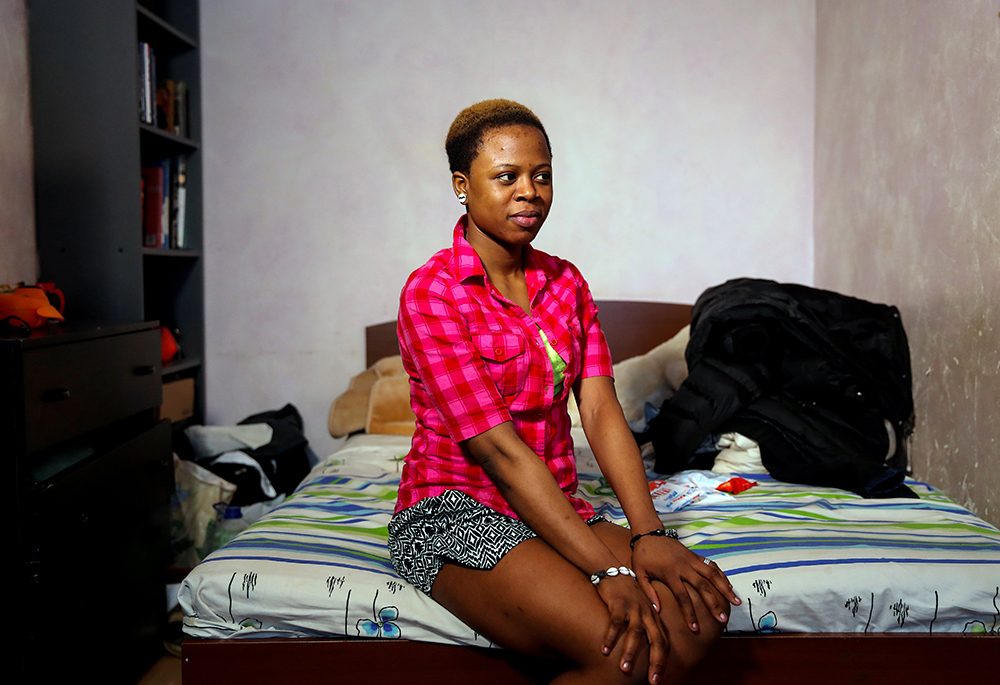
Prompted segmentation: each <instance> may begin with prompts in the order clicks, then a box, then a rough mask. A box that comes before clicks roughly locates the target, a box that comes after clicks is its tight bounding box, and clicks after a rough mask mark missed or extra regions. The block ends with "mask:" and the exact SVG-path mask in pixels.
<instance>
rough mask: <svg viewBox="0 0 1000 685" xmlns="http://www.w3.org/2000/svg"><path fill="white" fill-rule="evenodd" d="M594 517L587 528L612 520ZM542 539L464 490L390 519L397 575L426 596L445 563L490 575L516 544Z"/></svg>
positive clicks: (422, 502)
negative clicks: (485, 572)
mask: <svg viewBox="0 0 1000 685" xmlns="http://www.w3.org/2000/svg"><path fill="white" fill-rule="evenodd" d="M607 520H608V518H607V517H605V516H602V515H595V516H592V517H591V518H590V519H589V520H588V521H587V524H588V525H591V524H594V523H596V522H598V521H607ZM534 537H538V536H537V535H535V531H533V530H531V528H529V527H528V524H526V523H524V522H523V521H519V520H517V519H515V518H511V517H510V516H505V515H504V514H501V513H500V512H497V511H494V510H493V509H490V508H489V507H487V506H486V505H484V504H480V503H479V502H477V501H476V500H474V499H473V498H471V497H469V496H468V495H466V494H465V493H464V492H462V491H460V490H448V491H447V492H445V493H444V494H443V495H438V496H436V497H428V498H427V499H423V500H420V501H419V502H417V503H416V504H414V505H413V506H412V507H408V508H406V509H404V510H403V511H401V512H399V513H398V514H396V515H395V516H393V517H392V520H391V521H389V557H390V559H391V560H392V565H393V566H394V567H395V569H396V573H398V574H399V575H400V577H402V578H403V579H405V580H406V581H408V582H410V583H412V584H413V585H414V586H415V587H416V588H417V589H418V590H421V591H422V592H424V593H425V594H427V595H430V593H431V586H432V585H434V579H435V578H437V574H438V572H439V571H440V570H441V567H442V566H443V565H444V564H445V562H451V563H455V564H459V565H461V566H465V567H468V568H474V569H479V570H483V571H488V570H490V569H491V568H493V567H494V566H496V565H497V562H499V561H500V560H501V559H502V558H503V556H504V555H505V554H507V552H509V551H510V550H512V549H514V547H516V546H517V545H519V544H520V543H522V542H524V541H525V540H530V539H531V538H534Z"/></svg>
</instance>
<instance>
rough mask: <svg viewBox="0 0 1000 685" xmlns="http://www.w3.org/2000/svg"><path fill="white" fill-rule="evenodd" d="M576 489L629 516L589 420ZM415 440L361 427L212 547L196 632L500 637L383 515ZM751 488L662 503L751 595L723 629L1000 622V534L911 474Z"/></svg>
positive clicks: (187, 594) (923, 627)
mask: <svg viewBox="0 0 1000 685" xmlns="http://www.w3.org/2000/svg"><path fill="white" fill-rule="evenodd" d="M575 440H576V444H577V448H576V454H577V465H578V469H579V472H580V494H581V496H583V497H584V498H585V499H587V500H588V501H590V502H591V503H592V504H593V505H594V507H595V509H597V511H598V512H599V513H603V514H606V515H607V516H609V517H610V518H611V519H612V520H614V521H616V522H619V523H624V522H625V518H624V515H623V513H622V510H621V508H620V507H619V506H618V503H617V501H616V500H615V499H614V497H613V496H612V494H611V491H610V489H609V488H608V487H607V484H606V483H605V482H604V481H603V480H602V478H601V477H600V475H599V471H598V470H597V465H596V463H595V461H594V458H593V454H592V453H591V452H590V450H589V448H587V446H586V440H585V439H584V438H583V437H582V432H579V431H578V430H575ZM408 449H409V439H408V438H401V437H394V436H371V435H358V436H354V437H352V438H350V439H349V440H348V441H347V442H346V443H345V445H344V447H343V448H342V449H341V450H339V451H338V452H337V453H335V454H334V455H332V456H331V457H330V458H328V459H326V460H324V461H321V462H320V464H318V465H317V467H316V468H315V469H313V471H312V472H311V473H310V474H309V476H308V477H307V478H306V479H305V480H304V481H303V484H302V485H301V486H300V488H299V489H298V490H297V491H296V493H295V494H294V496H292V497H290V498H289V499H288V500H287V501H286V502H285V503H284V504H282V505H281V506H279V507H278V508H276V509H274V510H273V511H272V512H271V513H270V514H268V515H267V516H266V517H264V518H263V519H262V520H261V521H259V522H257V523H256V524H254V525H252V526H250V527H249V528H248V529H247V530H245V531H244V532H243V533H241V534H240V535H239V536H237V537H236V538H234V539H233V540H232V541H231V542H230V543H229V544H227V545H225V546H224V547H222V548H221V549H219V550H217V551H215V552H214V553H212V554H211V555H210V556H209V557H208V558H206V559H205V560H204V562H202V563H201V564H199V565H198V566H197V567H196V568H195V569H194V570H193V571H192V572H191V574H189V576H188V577H187V578H186V579H185V581H184V582H183V584H182V586H181V590H180V592H179V595H178V599H179V601H180V604H181V607H182V608H183V610H184V612H185V614H186V617H185V619H184V632H185V633H186V634H187V635H189V636H191V637H198V638H231V637H238V638H242V637H252V638H260V637H272V636H275V637H277V636H281V637H320V636H322V637H333V636H349V637H354V638H356V637H359V636H361V637H382V638H399V637H402V638H406V639H410V640H418V641H429V642H439V643H445V644H463V645H477V646H482V647H486V646H492V645H491V644H490V642H489V640H487V639H486V638H484V637H483V636H480V635H478V634H476V633H475V632H474V631H473V630H471V629H470V628H468V627H467V626H465V625H464V624H463V623H462V622H461V621H459V620H458V619H456V618H455V617H454V616H452V615H451V614H450V613H449V612H447V611H446V610H445V609H443V608H442V607H441V606H439V605H438V604H437V603H435V602H434V601H433V600H431V599H430V598H429V597H427V596H426V595H424V594H423V593H421V592H420V591H418V590H416V589H415V588H413V587H412V586H411V585H410V584H409V583H407V582H405V581H403V580H402V579H400V578H399V576H397V575H396V573H395V571H394V570H393V568H392V565H391V564H390V562H389V559H388V552H387V551H386V546H385V541H386V537H387V528H386V527H387V525H388V523H389V518H390V516H391V515H392V510H393V506H394V504H395V500H396V488H397V486H398V483H399V471H400V469H401V467H402V459H403V455H404V454H405V453H406V452H407V450H408ZM740 475H742V476H743V477H745V478H747V479H750V480H753V481H756V483H757V485H756V486H755V487H753V488H751V489H749V490H746V491H745V492H741V493H740V494H738V495H735V496H734V497H732V498H731V499H729V500H727V501H724V502H712V503H696V504H693V505H690V506H688V507H685V508H683V509H681V510H680V511H677V512H674V513H670V514H665V515H663V517H662V518H663V522H664V523H665V524H666V525H667V526H669V527H674V528H677V530H678V532H679V534H680V539H681V541H682V542H683V543H684V544H685V545H687V546H688V547H690V548H691V549H693V550H695V551H696V552H698V553H699V554H701V555H703V556H706V557H710V558H712V559H713V560H715V561H716V562H717V563H718V564H719V566H720V567H721V568H722V569H723V570H724V571H725V572H726V574H727V575H728V577H729V579H730V581H731V582H732V584H733V586H734V588H735V590H736V592H737V594H739V596H740V597H741V598H742V599H743V600H744V601H743V604H742V605H741V606H734V607H733V608H732V612H731V618H730V621H729V625H728V631H729V632H754V633H777V632H846V633H862V632H880V633H881V632H886V633H889V632H920V633H989V634H998V633H1000V609H998V606H1000V597H998V595H1000V531H997V529H996V528H994V527H992V526H990V525H989V524H987V523H986V522H984V521H982V520H981V519H979V518H977V517H976V516H974V515H973V514H972V513H970V512H969V511H968V510H966V509H964V508H962V507H961V506H959V505H957V504H956V503H954V502H953V501H951V500H950V499H948V498H947V497H946V496H945V495H944V494H942V493H941V492H939V491H938V490H935V489H934V488H932V487H930V486H928V485H927V484H925V483H921V482H919V481H916V480H912V479H908V480H907V485H909V486H910V488H911V489H912V490H913V491H914V492H915V493H916V494H917V495H919V498H920V499H919V500H912V499H898V500H897V499H887V500H865V499H862V498H860V497H858V496H856V495H854V494H852V493H849V492H846V491H843V490H836V489H832V488H816V487H805V486H800V485H794V484H789V483H783V482H780V481H776V480H774V479H773V478H771V477H769V476H768V475H766V474H740Z"/></svg>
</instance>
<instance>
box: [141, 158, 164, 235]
mask: <svg viewBox="0 0 1000 685" xmlns="http://www.w3.org/2000/svg"><path fill="white" fill-rule="evenodd" d="M142 178H143V181H145V184H146V192H145V195H144V198H143V199H144V202H143V206H142V244H143V246H145V247H166V245H164V244H163V167H161V166H152V167H143V168H142Z"/></svg>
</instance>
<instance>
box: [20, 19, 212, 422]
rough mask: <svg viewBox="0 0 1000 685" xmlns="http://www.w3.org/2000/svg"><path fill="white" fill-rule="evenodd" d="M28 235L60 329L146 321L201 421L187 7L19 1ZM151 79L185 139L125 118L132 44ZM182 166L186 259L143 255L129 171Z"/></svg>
mask: <svg viewBox="0 0 1000 685" xmlns="http://www.w3.org/2000/svg"><path fill="white" fill-rule="evenodd" d="M28 10H29V32H30V33H29V41H30V50H31V83H32V119H33V123H34V137H35V189H36V207H37V210H36V232H37V242H38V252H39V260H40V276H39V280H41V281H52V282H54V283H56V284H57V285H58V286H59V287H60V288H61V289H62V290H63V292H64V293H65V295H66V317H67V320H68V321H71V322H81V321H94V322H101V323H125V322H134V321H160V322H161V323H162V324H163V325H165V326H168V327H169V328H171V329H176V330H177V331H179V333H180V339H179V342H180V346H181V351H182V354H183V358H182V359H180V360H175V361H174V362H172V363H168V364H165V365H164V369H163V376H164V381H169V380H171V379H174V378H178V377H193V378H195V379H196V387H197V397H196V401H195V405H196V406H195V417H194V420H196V421H197V422H201V421H202V420H203V418H204V406H205V402H204V398H205V384H204V370H203V365H202V360H203V359H204V345H205V342H204V339H205V336H204V264H203V260H202V254H203V238H204V227H203V213H202V154H201V60H200V53H199V43H198V40H199V21H198V2H197V0H159V1H156V0H144V1H143V2H141V3H138V4H137V3H136V2H134V0H131V1H130V0H102V1H100V2H96V1H93V0H87V1H86V2H80V0H29V2H28ZM140 41H144V42H147V43H149V44H150V45H151V46H152V48H153V51H154V53H155V55H156V69H157V78H158V79H165V78H170V79H174V80H175V81H185V82H186V83H187V88H188V110H189V114H188V121H189V130H188V135H187V136H179V135H176V134H174V133H173V132H167V131H165V130H161V129H159V128H157V127H156V126H153V125H149V124H144V123H141V121H140V116H139V56H138V54H139V53H138V43H139V42H140ZM178 156H184V157H186V159H187V211H186V222H185V223H186V233H187V238H188V241H187V249H183V250H172V249H156V248H149V247H144V246H143V239H142V206H141V193H140V169H141V168H142V167H143V166H149V165H151V164H154V163H156V162H158V161H160V160H163V159H166V158H174V157H178Z"/></svg>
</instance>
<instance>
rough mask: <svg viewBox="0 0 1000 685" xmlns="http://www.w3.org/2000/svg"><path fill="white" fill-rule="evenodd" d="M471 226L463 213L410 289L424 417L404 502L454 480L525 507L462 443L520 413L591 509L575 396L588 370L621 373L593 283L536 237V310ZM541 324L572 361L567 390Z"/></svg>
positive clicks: (527, 438) (483, 497)
mask: <svg viewBox="0 0 1000 685" xmlns="http://www.w3.org/2000/svg"><path fill="white" fill-rule="evenodd" d="M465 229H466V218H465V216H463V217H462V218H461V219H459V221H458V224H457V225H456V226H455V236H454V244H453V246H452V248H451V249H450V250H442V251H440V252H438V253H437V254H436V255H434V256H433V257H432V258H431V260H430V261H429V262H427V263H426V264H424V265H423V266H422V267H420V268H419V269H417V270H416V271H415V272H413V274H412V275H411V276H410V278H409V280H408V281H407V282H406V286H405V287H404V288H403V292H402V295H401V296H400V304H399V325H398V329H397V330H398V333H399V345H400V350H401V351H402V355H403V365H404V366H405V367H406V371H407V373H408V374H409V376H410V404H411V405H412V406H413V411H414V413H415V414H416V416H417V427H416V430H415V432H414V434H413V443H412V446H411V448H410V453H409V454H408V455H407V456H406V463H405V464H404V466H403V473H402V476H401V477H400V483H399V496H398V499H397V501H396V511H397V512H398V511H401V510H403V509H405V508H407V507H409V506H411V505H413V504H416V503H417V502H419V501H420V500H422V499H424V498H426V497H433V496H435V495H440V494H442V493H444V492H445V491H446V490H461V491H462V492H464V493H466V494H468V495H469V496H470V497H472V498H474V499H475V500H477V501H478V502H481V503H482V504H485V505H486V506H488V507H490V508H492V509H494V510H496V511H499V512H500V513H502V514H506V515H508V516H512V517H514V518H517V514H515V513H514V510H513V509H511V508H510V505H509V504H508V503H507V500H505V499H504V498H503V496H502V495H501V494H500V492H499V491H498V490H497V488H496V486H495V485H494V484H493V481H491V480H490V477H489V476H488V475H486V472H485V471H484V470H483V468H482V467H481V466H480V465H479V464H478V463H477V462H476V460H475V458H474V457H473V456H472V455H471V454H469V452H468V450H467V449H465V448H464V447H463V446H462V445H461V444H460V443H461V442H462V441H464V440H468V439H469V438H472V437H475V436H477V435H479V434H480V433H483V432H485V431H487V430H489V429H490V428H493V427H494V426H497V425H499V424H501V423H503V422H504V421H513V423H514V430H515V431H517V434H518V436H520V438H521V439H522V440H523V441H524V442H525V444H526V445H527V446H528V447H530V448H531V449H532V450H534V451H535V453H536V454H537V455H538V456H539V457H541V458H542V459H543V460H544V461H545V464H546V465H547V466H548V467H549V470H550V471H552V475H553V476H555V479H556V482H557V483H558V484H559V487H560V488H562V490H563V492H565V493H566V497H567V498H568V499H569V501H570V503H571V504H572V505H573V507H574V509H576V511H577V513H578V514H580V516H581V517H582V518H584V519H588V518H590V517H591V516H593V514H594V510H593V508H592V507H591V506H590V505H589V504H587V503H586V502H584V501H583V500H581V499H579V498H577V497H575V494H576V488H577V475H576V460H575V458H574V456H573V439H572V437H571V436H570V420H569V415H568V414H567V412H566V399H567V396H568V393H570V392H572V386H573V383H575V382H576V379H578V378H586V377H588V376H611V375H612V373H611V354H610V352H609V351H608V345H607V342H606V341H605V339H604V333H603V332H602V331H601V326H600V324H599V323H598V321H597V307H596V306H595V305H594V300H593V298H592V297H591V295H590V289H589V288H588V287H587V282H586V281H584V280H583V276H581V275H580V272H579V271H577V269H576V267H575V266H573V265H572V264H570V263H569V262H567V261H564V260H562V259H559V258H557V257H552V256H550V255H547V254H545V253H544V252H540V251H538V250H534V249H532V248H530V247H526V248H525V269H524V271H525V278H526V280H527V283H528V296H529V298H530V301H531V311H532V315H531V316H528V315H527V314H525V313H524V311H523V310H522V309H521V308H520V307H519V306H517V305H516V304H514V303H513V302H511V301H510V300H508V299H507V298H505V297H504V296H503V295H501V294H500V292H499V291H498V290H497V289H496V288H494V287H493V286H492V285H491V284H490V282H489V279H488V278H487V277H486V271H485V270H484V269H483V265H482V263H481V262H480V261H479V256H478V255H477V254H476V252H475V250H473V249H472V246H471V245H469V243H468V241H466V239H465ZM538 326H541V328H542V329H543V330H544V331H545V334H546V336H548V339H549V343H550V344H551V345H552V347H553V348H554V349H555V351H556V352H558V353H559V356H561V357H562V358H563V359H564V360H565V361H566V370H565V372H564V374H565V382H564V383H563V386H562V390H561V391H560V392H559V394H558V395H557V396H555V397H553V379H552V366H551V363H550V361H549V358H548V355H547V354H546V351H545V347H544V346H543V344H542V342H541V339H540V336H539V334H538Z"/></svg>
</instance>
